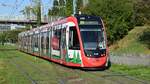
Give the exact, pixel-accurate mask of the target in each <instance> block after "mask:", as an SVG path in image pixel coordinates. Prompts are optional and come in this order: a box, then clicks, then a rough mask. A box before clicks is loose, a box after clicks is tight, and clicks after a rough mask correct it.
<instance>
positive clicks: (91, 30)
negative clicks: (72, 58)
mask: <svg viewBox="0 0 150 84" xmlns="http://www.w3.org/2000/svg"><path fill="white" fill-rule="evenodd" d="M80 32H81V37H82V42H83V47H84V49H85V50H95V49H97V48H99V43H100V42H103V41H104V35H103V30H102V27H101V26H100V25H80Z"/></svg>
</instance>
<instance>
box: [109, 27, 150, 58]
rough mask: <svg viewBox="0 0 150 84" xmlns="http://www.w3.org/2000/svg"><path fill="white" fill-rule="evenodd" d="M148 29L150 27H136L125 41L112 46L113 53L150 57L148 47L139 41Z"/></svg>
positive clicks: (122, 40)
mask: <svg viewBox="0 0 150 84" xmlns="http://www.w3.org/2000/svg"><path fill="white" fill-rule="evenodd" d="M148 28H150V27H149V26H143V27H135V28H134V29H132V30H131V31H130V32H129V33H128V35H126V36H125V37H124V38H123V39H121V40H120V41H118V42H117V43H115V44H113V45H112V46H110V50H111V52H113V53H117V54H146V55H150V49H149V48H148V47H147V45H146V44H143V43H141V42H140V41H139V36H140V35H141V34H142V33H143V32H144V31H145V30H146V29H148Z"/></svg>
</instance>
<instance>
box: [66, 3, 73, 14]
mask: <svg viewBox="0 0 150 84" xmlns="http://www.w3.org/2000/svg"><path fill="white" fill-rule="evenodd" d="M65 9H66V11H65V12H66V16H70V15H71V14H73V0H66V8H65Z"/></svg>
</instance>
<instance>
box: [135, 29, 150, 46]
mask: <svg viewBox="0 0 150 84" xmlns="http://www.w3.org/2000/svg"><path fill="white" fill-rule="evenodd" d="M138 41H139V42H141V43H143V44H146V45H147V47H148V49H150V27H148V28H147V29H146V30H145V31H144V32H143V33H142V34H141V35H140V36H139V38H138Z"/></svg>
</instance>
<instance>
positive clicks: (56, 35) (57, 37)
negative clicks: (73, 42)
mask: <svg viewBox="0 0 150 84" xmlns="http://www.w3.org/2000/svg"><path fill="white" fill-rule="evenodd" d="M53 33H54V36H53V37H54V38H55V43H56V45H55V47H54V49H55V50H60V39H61V30H60V29H57V30H54V31H53Z"/></svg>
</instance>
